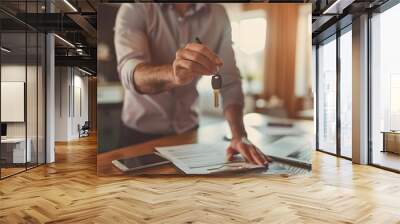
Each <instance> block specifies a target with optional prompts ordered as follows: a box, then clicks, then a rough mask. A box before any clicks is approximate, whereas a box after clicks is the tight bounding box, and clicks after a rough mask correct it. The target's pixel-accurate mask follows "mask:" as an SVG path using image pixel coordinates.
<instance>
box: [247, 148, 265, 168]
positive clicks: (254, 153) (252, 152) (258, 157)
mask: <svg viewBox="0 0 400 224" xmlns="http://www.w3.org/2000/svg"><path fill="white" fill-rule="evenodd" d="M249 151H250V155H251V156H252V157H253V159H254V160H255V161H256V162H257V164H258V165H265V163H266V160H265V159H264V158H263V156H262V155H261V154H260V153H259V152H258V151H257V150H256V148H255V147H254V146H249Z"/></svg>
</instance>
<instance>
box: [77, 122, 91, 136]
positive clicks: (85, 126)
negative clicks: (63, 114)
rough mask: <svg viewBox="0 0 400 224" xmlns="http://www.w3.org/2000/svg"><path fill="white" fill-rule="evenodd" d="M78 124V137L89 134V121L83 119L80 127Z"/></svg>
mask: <svg viewBox="0 0 400 224" xmlns="http://www.w3.org/2000/svg"><path fill="white" fill-rule="evenodd" d="M79 126H80V125H78V129H79V138H80V137H87V136H89V130H90V123H89V121H85V123H84V124H83V125H82V127H79Z"/></svg>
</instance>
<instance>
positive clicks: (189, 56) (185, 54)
mask: <svg viewBox="0 0 400 224" xmlns="http://www.w3.org/2000/svg"><path fill="white" fill-rule="evenodd" d="M176 58H179V59H186V60H190V61H193V62H196V63H198V64H200V65H201V66H203V67H204V68H205V69H207V70H208V71H209V73H210V74H215V73H217V70H218V68H217V66H216V64H215V63H214V62H212V61H210V59H209V58H208V57H206V56H204V55H203V54H201V53H198V52H196V51H192V50H190V49H181V50H180V51H179V52H178V54H177V55H176Z"/></svg>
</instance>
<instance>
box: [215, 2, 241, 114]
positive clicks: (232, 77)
mask: <svg viewBox="0 0 400 224" xmlns="http://www.w3.org/2000/svg"><path fill="white" fill-rule="evenodd" d="M220 15H221V16H222V17H223V18H221V20H222V21H224V27H225V28H224V31H223V33H222V35H221V39H220V41H219V46H218V50H217V54H218V56H219V57H221V59H222V60H223V62H224V65H223V66H222V68H221V70H220V75H221V76H222V88H221V90H220V92H221V96H222V104H223V107H224V108H226V107H227V106H229V105H231V104H238V105H242V106H243V105H244V96H243V90H242V81H241V78H240V72H239V69H238V68H237V66H236V60H235V55H234V52H233V48H232V29H231V25H230V22H229V18H228V16H227V14H226V12H225V10H223V13H220Z"/></svg>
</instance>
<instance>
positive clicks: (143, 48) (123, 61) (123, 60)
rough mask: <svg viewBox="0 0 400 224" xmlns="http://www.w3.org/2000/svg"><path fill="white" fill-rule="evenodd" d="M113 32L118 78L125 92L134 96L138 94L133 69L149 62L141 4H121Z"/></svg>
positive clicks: (149, 55) (144, 19)
mask: <svg viewBox="0 0 400 224" xmlns="http://www.w3.org/2000/svg"><path fill="white" fill-rule="evenodd" d="M114 32H115V33H114V45H115V52H116V57H117V65H118V67H117V69H118V74H119V78H120V80H121V83H122V86H123V87H124V88H125V89H126V90H128V91H130V92H131V93H133V94H136V93H138V92H137V91H136V89H135V86H134V83H133V75H134V72H135V68H136V66H137V65H138V64H140V63H143V62H150V61H151V54H150V49H149V43H148V37H147V33H146V17H145V12H144V8H143V6H142V4H137V3H135V4H129V3H125V4H122V5H121V7H120V9H119V11H118V14H117V17H116V21H115V27H114Z"/></svg>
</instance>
